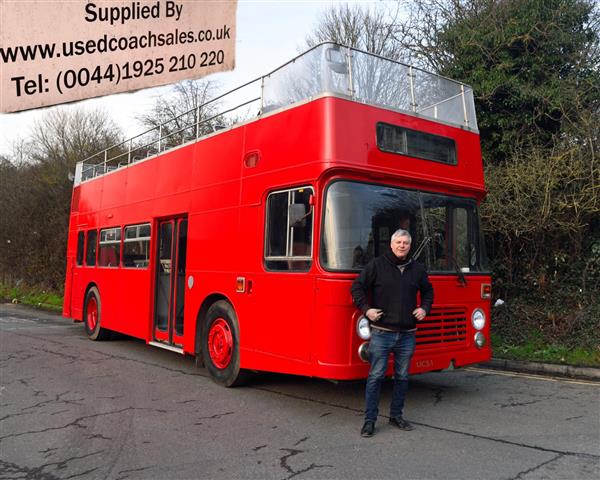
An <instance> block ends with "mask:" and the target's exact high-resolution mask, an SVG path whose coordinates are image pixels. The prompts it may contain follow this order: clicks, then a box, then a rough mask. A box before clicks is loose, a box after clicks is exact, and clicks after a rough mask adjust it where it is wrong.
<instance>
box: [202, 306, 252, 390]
mask: <svg viewBox="0 0 600 480" xmlns="http://www.w3.org/2000/svg"><path fill="white" fill-rule="evenodd" d="M239 331H240V330H239V325H238V321H237V315H236V314H235V310H234V309H233V307H232V306H231V304H230V303H229V302H227V301H225V300H219V301H218V302H215V303H213V304H212V305H211V306H210V308H209V309H208V312H206V317H205V319H204V324H203V328H202V358H203V360H204V365H206V369H207V370H208V373H209V374H210V376H211V378H212V379H213V380H214V381H215V382H216V383H218V384H220V385H223V386H225V387H235V386H236V385H241V384H242V383H244V382H245V381H246V380H247V376H248V374H247V372H246V371H245V370H242V369H240V340H239V339H240V334H239Z"/></svg>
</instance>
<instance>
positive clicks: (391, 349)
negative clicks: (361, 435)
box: [365, 328, 416, 422]
mask: <svg viewBox="0 0 600 480" xmlns="http://www.w3.org/2000/svg"><path fill="white" fill-rule="evenodd" d="M371 332H372V333H371V341H370V343H369V362H370V363H371V369H370V370H369V377H368V378H367V388H366V394H365V397H366V408H365V420H371V421H373V422H374V421H376V420H377V414H378V413H379V395H380V393H381V382H382V381H383V379H384V378H385V371H386V370H387V366H388V359H389V356H390V353H393V354H394V389H393V391H392V404H391V405H390V417H392V418H393V417H399V416H402V409H403V408H404V398H405V397H406V392H407V390H408V367H409V365H410V359H411V358H412V356H413V353H414V352H415V344H416V339H415V332H384V331H382V330H377V329H375V328H373V329H372V330H371Z"/></svg>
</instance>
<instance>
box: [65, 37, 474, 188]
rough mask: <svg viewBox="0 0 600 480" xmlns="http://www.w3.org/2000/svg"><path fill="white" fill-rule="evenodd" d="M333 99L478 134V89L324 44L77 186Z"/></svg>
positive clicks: (114, 156)
mask: <svg viewBox="0 0 600 480" xmlns="http://www.w3.org/2000/svg"><path fill="white" fill-rule="evenodd" d="M325 95H335V96H341V97H344V98H348V99H351V100H353V101H356V102H361V103H366V104H370V105H376V106H381V107H384V108H389V109H393V110H398V111H401V112H403V113H406V114H409V115H415V116H419V117H424V118H428V119H431V120H435V121H438V122H442V123H447V124H450V125H454V126H458V127H461V128H465V129H468V130H472V131H475V132H476V131H477V120H476V117H475V105H474V100H473V90H472V89H471V87H469V86H467V85H465V84H463V83H460V82H456V81H454V80H450V79H448V78H445V77H442V76H440V75H436V74H433V73H429V72H426V71H425V70H422V69H420V68H417V67H413V66H410V65H405V64H403V63H400V62H397V61H395V60H390V59H386V58H383V57H380V56H378V55H373V54H371V53H367V52H364V51H361V50H357V49H354V48H349V47H344V46H340V45H337V44H334V43H322V44H319V45H317V46H315V47H313V48H311V49H310V50H308V51H306V52H305V53H303V54H301V55H299V56H298V57H296V58H294V59H293V60H290V61H289V62H287V63H285V64H284V65H282V66H280V67H279V68H277V69H275V70H273V71H272V72H271V73H269V74H267V75H265V76H262V77H259V78H257V79H255V80H252V81H250V82H248V83H245V84H244V85H241V86H239V87H237V88H234V89H233V90H230V91H228V92H226V93H224V94H222V95H219V96H218V97H215V98H213V99H211V100H209V101H207V102H205V103H203V104H202V105H199V106H198V107H196V108H194V109H192V110H190V111H188V112H185V113H183V114H181V115H179V116H177V117H174V118H172V119H171V120H169V121H167V122H165V123H163V124H161V125H160V126H158V127H156V128H152V129H150V130H147V131H145V132H143V133H141V134H139V135H136V136H135V137H132V138H130V139H129V140H126V141H124V142H122V143H119V144H117V145H113V146H111V147H109V148H107V149H105V150H102V151H101V152H98V153H96V154H94V155H92V156H91V157H88V158H86V159H85V160H83V161H82V162H79V163H78V164H77V167H76V170H75V184H76V185H77V184H78V183H80V182H81V181H83V180H87V179H90V178H93V177H96V176H98V175H103V174H105V173H108V172H111V171H113V170H116V169H118V168H122V167H126V166H128V165H130V164H132V163H135V162H136V161H139V160H141V159H144V158H147V157H150V156H153V155H156V154H158V153H161V152H164V151H167V150H170V149H172V148H175V147H177V146H180V145H183V144H185V143H188V142H192V141H196V140H197V139H199V138H201V137H205V136H208V135H211V134H213V133H215V132H217V131H218V130H220V129H223V128H229V127H232V126H234V125H237V124H240V123H242V122H244V121H247V120H249V119H256V117H257V116H260V115H263V114H266V113H267V112H272V111H274V110H279V109H282V108H285V107H288V106H290V105H293V104H296V103H298V102H302V101H306V100H310V99H313V98H317V97H320V96H325Z"/></svg>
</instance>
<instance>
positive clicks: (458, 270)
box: [450, 253, 467, 287]
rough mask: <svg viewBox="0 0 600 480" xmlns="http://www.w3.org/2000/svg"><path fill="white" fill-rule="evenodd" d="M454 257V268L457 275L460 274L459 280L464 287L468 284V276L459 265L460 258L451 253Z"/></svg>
mask: <svg viewBox="0 0 600 480" xmlns="http://www.w3.org/2000/svg"><path fill="white" fill-rule="evenodd" d="M450 256H451V257H452V263H453V264H454V270H455V271H456V275H458V281H459V282H460V283H461V285H462V286H463V287H465V286H466V285H467V278H466V277H465V274H464V272H463V271H462V270H461V269H460V267H459V266H458V260H456V256H455V255H454V254H452V253H451V254H450Z"/></svg>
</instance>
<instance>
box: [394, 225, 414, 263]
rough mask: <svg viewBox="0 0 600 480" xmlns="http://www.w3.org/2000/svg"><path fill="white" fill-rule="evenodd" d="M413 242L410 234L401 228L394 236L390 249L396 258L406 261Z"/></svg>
mask: <svg viewBox="0 0 600 480" xmlns="http://www.w3.org/2000/svg"><path fill="white" fill-rule="evenodd" d="M411 242H412V237H411V236H410V233H409V232H408V231H407V230H404V229H403V228H399V229H398V230H396V231H395V232H394V233H393V234H392V239H391V240H390V247H391V249H392V252H393V253H394V255H396V257H398V258H400V259H405V258H406V257H407V255H408V252H409V251H410V244H411Z"/></svg>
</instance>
